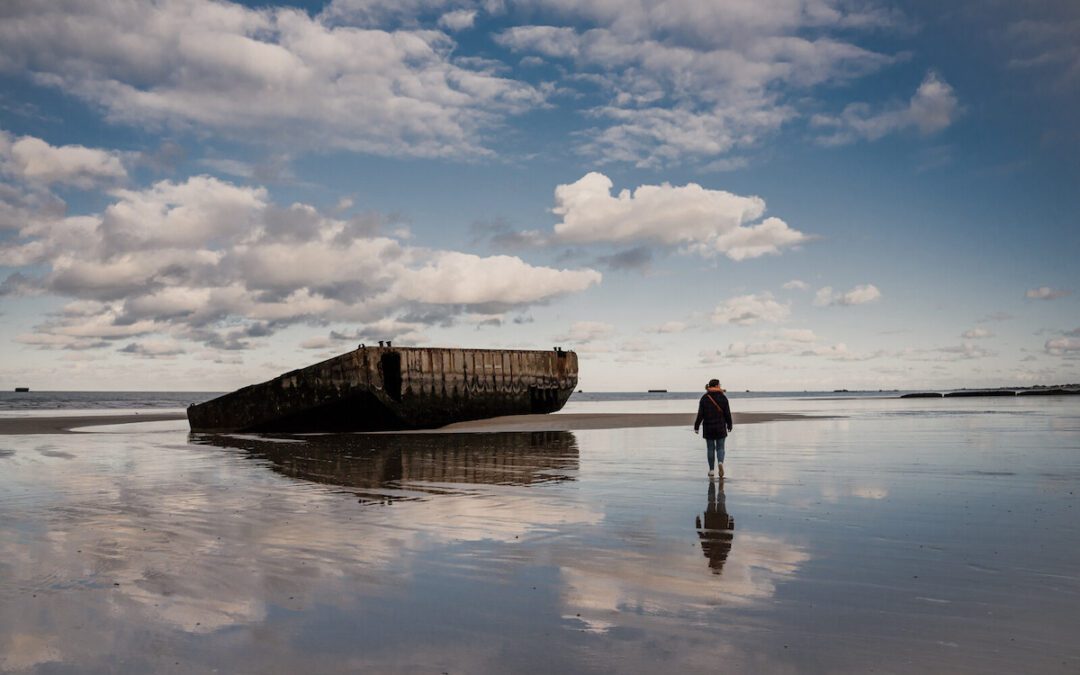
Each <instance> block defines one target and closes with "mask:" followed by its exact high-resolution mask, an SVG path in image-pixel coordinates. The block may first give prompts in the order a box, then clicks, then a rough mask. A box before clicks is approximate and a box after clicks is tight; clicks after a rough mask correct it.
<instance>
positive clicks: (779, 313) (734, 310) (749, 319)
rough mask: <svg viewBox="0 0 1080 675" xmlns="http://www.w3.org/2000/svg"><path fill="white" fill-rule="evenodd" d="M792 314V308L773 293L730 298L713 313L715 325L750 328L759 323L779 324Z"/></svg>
mask: <svg viewBox="0 0 1080 675" xmlns="http://www.w3.org/2000/svg"><path fill="white" fill-rule="evenodd" d="M789 314H791V306H790V305H788V304H783V303H780V302H778V301H777V300H776V299H775V298H774V297H773V295H772V293H768V292H765V293H753V294H749V295H739V296H736V297H733V298H728V299H727V300H725V301H724V302H722V303H721V304H719V305H717V307H716V309H715V310H714V311H713V314H712V320H713V323H718V324H724V323H732V324H736V325H739V326H749V325H752V324H755V323H759V322H765V323H779V322H780V321H783V320H784V319H786V318H787V317H788V315H789Z"/></svg>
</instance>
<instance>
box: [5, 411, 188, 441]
mask: <svg viewBox="0 0 1080 675" xmlns="http://www.w3.org/2000/svg"><path fill="white" fill-rule="evenodd" d="M186 419H187V415H186V414H185V413H182V412H170V413H139V414H132V413H128V414H125V415H108V414H105V415H62V416H56V417H45V416H41V417H8V418H4V419H0V436H10V435H13V434H27V435H28V434H71V433H78V432H76V431H74V430H75V429H76V428H78V427H97V426H103V425H107V424H132V423H133V422H166V421H171V420H186Z"/></svg>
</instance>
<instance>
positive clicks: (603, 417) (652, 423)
mask: <svg viewBox="0 0 1080 675" xmlns="http://www.w3.org/2000/svg"><path fill="white" fill-rule="evenodd" d="M733 417H734V421H735V424H756V423H759V422H777V421H782V420H802V419H829V418H828V417H826V416H819V415H795V414H789V413H735V414H734V415H733ZM182 419H186V416H185V414H184V413H145V414H138V415H133V414H125V415H68V416H57V417H12V418H8V419H0V435H12V434H23V435H29V434H70V433H78V432H77V431H76V430H77V429H78V428H80V427H91V426H101V425H107V424H132V423H134V422H165V421H174V420H182ZM693 424H694V414H693V413H567V414H562V415H508V416H506V417H493V418H491V419H486V420H474V421H471V422H458V423H457V424H450V425H448V426H445V427H442V428H440V429H425V430H421V431H412V432H408V433H417V434H445V433H470V432H473V433H493V432H498V431H579V430H584V429H633V428H639V427H691V426H693ZM385 433H401V432H385Z"/></svg>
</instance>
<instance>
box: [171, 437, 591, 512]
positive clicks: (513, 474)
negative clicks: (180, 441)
mask: <svg viewBox="0 0 1080 675" xmlns="http://www.w3.org/2000/svg"><path fill="white" fill-rule="evenodd" d="M191 441H192V442H193V443H196V444H201V445H214V446H218V447H223V448H235V449H238V450H243V451H244V452H246V453H247V454H248V456H250V457H252V458H254V459H260V460H266V461H268V462H270V464H271V466H272V467H273V469H274V470H275V471H278V472H280V473H282V474H284V475H286V476H289V477H292V478H299V479H303V480H308V481H313V482H316V483H323V484H326V485H334V486H338V487H342V488H348V491H349V492H351V493H353V494H355V495H357V496H358V497H360V498H361V500H362V501H363V500H365V499H368V500H374V501H379V502H385V501H393V500H395V499H401V498H403V497H406V496H407V495H410V494H411V493H413V492H426V493H436V494H437V493H441V492H444V491H443V490H438V489H435V488H434V487H431V486H430V485H427V484H433V483H435V484H456V485H468V484H473V483H475V484H487V485H533V484H539V483H547V482H558V481H565V480H573V475H574V473H575V472H576V471H577V469H578V447H577V440H576V439H575V438H574V434H572V433H570V432H568V431H538V432H530V433H504V434H444V435H440V436H434V435H421V434H325V435H274V436H258V435H241V434H228V435H213V434H192V435H191Z"/></svg>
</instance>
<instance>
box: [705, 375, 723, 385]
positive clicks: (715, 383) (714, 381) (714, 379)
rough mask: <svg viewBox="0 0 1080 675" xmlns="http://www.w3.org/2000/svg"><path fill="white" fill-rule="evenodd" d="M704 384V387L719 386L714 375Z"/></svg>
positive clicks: (718, 381)
mask: <svg viewBox="0 0 1080 675" xmlns="http://www.w3.org/2000/svg"><path fill="white" fill-rule="evenodd" d="M705 386H706V387H719V386H720V380H718V379H716V378H715V377H714V378H713V379H711V380H709V383H708V384H707V385H705Z"/></svg>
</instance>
